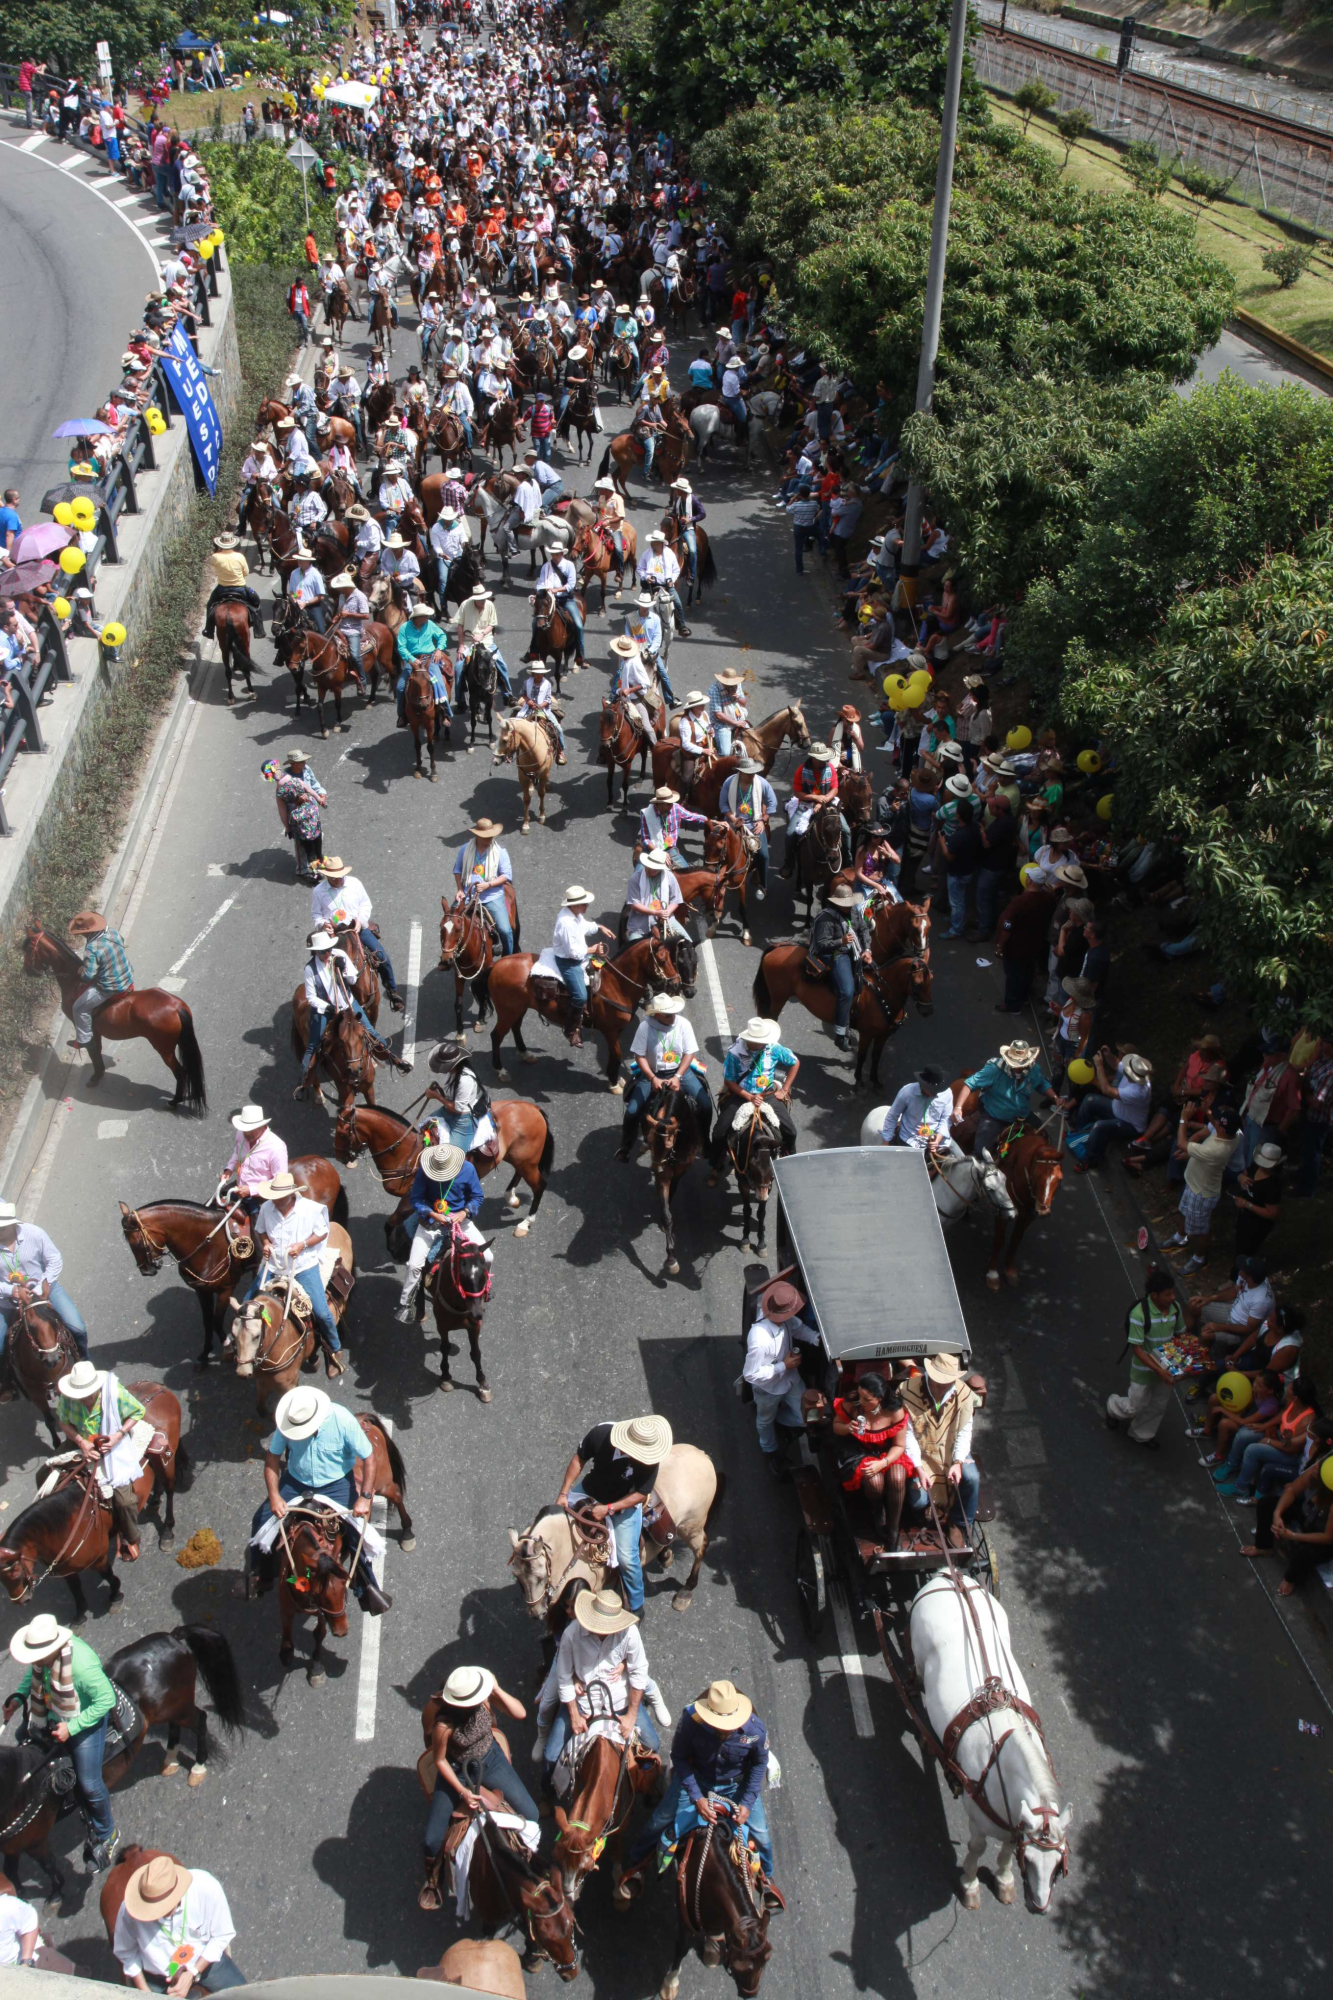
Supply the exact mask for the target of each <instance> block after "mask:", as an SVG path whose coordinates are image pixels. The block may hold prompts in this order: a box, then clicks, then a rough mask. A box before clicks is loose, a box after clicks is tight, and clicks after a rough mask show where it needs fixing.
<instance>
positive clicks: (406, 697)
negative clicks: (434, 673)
mask: <svg viewBox="0 0 1333 2000" xmlns="http://www.w3.org/2000/svg"><path fill="white" fill-rule="evenodd" d="M403 714H404V715H405V716H406V717H407V726H408V728H409V729H410V730H411V732H412V754H413V758H414V760H415V762H414V767H413V771H412V776H413V777H414V778H422V777H425V776H427V775H429V777H430V781H431V783H432V785H433V784H434V783H435V739H436V737H437V736H438V735H439V734H440V731H441V730H442V729H443V728H444V727H445V721H446V714H447V711H446V710H445V709H444V707H443V706H441V705H440V704H438V703H437V702H436V700H435V689H434V687H433V686H432V684H431V678H430V662H429V660H426V659H424V658H423V659H417V660H414V661H413V662H412V671H411V672H410V673H409V674H408V677H407V686H406V688H405V689H404V690H403ZM423 743H424V745H425V747H426V754H427V756H428V757H429V758H430V771H429V773H426V772H424V771H423V770H422V768H421V748H422V745H423Z"/></svg>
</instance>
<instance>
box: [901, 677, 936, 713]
mask: <svg viewBox="0 0 1333 2000" xmlns="http://www.w3.org/2000/svg"><path fill="white" fill-rule="evenodd" d="M915 679H916V675H915V674H913V676H912V680H911V681H909V682H908V683H907V686H906V687H905V688H904V689H903V705H904V706H905V707H907V708H920V706H921V704H922V702H923V701H924V700H925V698H926V696H927V694H928V693H929V692H930V682H929V681H927V682H926V685H925V687H922V688H919V687H913V685H912V681H914V680H915Z"/></svg>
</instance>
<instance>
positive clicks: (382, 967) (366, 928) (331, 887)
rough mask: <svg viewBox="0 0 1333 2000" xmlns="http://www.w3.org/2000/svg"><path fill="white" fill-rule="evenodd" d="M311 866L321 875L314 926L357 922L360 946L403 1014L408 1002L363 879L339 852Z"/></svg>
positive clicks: (327, 928) (312, 904) (314, 894)
mask: <svg viewBox="0 0 1333 2000" xmlns="http://www.w3.org/2000/svg"><path fill="white" fill-rule="evenodd" d="M312 867H313V869H314V872H315V874H316V875H318V876H320V877H321V878H322V879H321V880H320V881H319V882H318V883H317V884H316V885H315V887H314V889H313V890H312V891H311V894H310V922H311V926H312V927H313V928H314V929H315V930H318V931H331V930H336V929H337V927H338V925H340V924H354V925H355V926H356V934H357V936H358V937H359V938H360V940H361V949H362V950H363V951H364V952H365V954H366V957H367V958H368V959H369V960H370V961H371V964H372V965H373V966H374V967H375V970H376V971H377V972H378V973H379V976H380V984H381V985H382V986H383V988H384V990H385V992H386V993H387V994H388V996H389V1005H390V1006H391V1007H392V1008H393V1011H394V1013H395V1014H401V1013H402V1011H403V1009H404V1008H405V1007H406V1005H407V1002H406V1000H405V999H404V998H403V996H402V994H401V993H400V992H399V991H398V981H397V980H396V979H395V978H394V973H393V966H392V964H391V963H390V960H389V954H388V952H387V951H386V950H385V949H384V946H383V945H382V944H381V943H380V934H379V931H378V929H377V928H376V926H375V925H374V924H373V923H372V922H371V920H370V919H371V901H370V897H369V896H368V895H367V894H366V890H365V885H364V883H362V882H360V881H359V880H358V879H357V877H356V876H355V875H353V874H352V872H351V870H350V868H349V867H348V865H347V863H346V862H345V861H344V860H343V859H342V857H341V856H340V855H337V854H329V855H326V856H325V857H324V859H323V860H322V861H316V862H314V863H312Z"/></svg>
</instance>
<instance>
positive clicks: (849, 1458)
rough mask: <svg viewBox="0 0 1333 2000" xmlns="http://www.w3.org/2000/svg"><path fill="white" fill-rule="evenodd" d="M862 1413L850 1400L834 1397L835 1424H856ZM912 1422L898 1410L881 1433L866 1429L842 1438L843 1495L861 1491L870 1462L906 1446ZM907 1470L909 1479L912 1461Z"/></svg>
mask: <svg viewBox="0 0 1333 2000" xmlns="http://www.w3.org/2000/svg"><path fill="white" fill-rule="evenodd" d="M859 1414H860V1411H859V1408H858V1406H857V1405H855V1404H854V1403H852V1401H851V1400H850V1399H849V1398H845V1397H842V1396H835V1397H834V1398H833V1415H834V1419H835V1421H836V1422H838V1423H843V1424H850V1423H852V1422H854V1421H855V1419H856V1417H857V1416H858V1415H859ZM909 1422H910V1418H909V1417H908V1414H907V1412H906V1410H899V1412H898V1414H897V1416H896V1417H893V1418H891V1419H885V1420H884V1423H883V1426H882V1428H880V1429H879V1430H863V1431H861V1432H859V1433H858V1434H857V1435H856V1436H855V1437H839V1438H837V1439H836V1444H837V1447H838V1472H839V1475H840V1477H841V1480H842V1489H843V1491H844V1493H858V1492H859V1491H860V1489H861V1481H862V1479H863V1477H864V1475H865V1467H866V1463H867V1461H868V1460H870V1459H875V1458H885V1457H887V1455H888V1454H889V1452H891V1451H892V1450H893V1448H894V1446H895V1445H905V1444H906V1442H907V1427H908V1424H909ZM907 1470H908V1475H909V1477H910V1476H911V1474H912V1466H911V1462H910V1460H909V1462H908V1467H907Z"/></svg>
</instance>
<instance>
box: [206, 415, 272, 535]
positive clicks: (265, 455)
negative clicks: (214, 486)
mask: <svg viewBox="0 0 1333 2000" xmlns="http://www.w3.org/2000/svg"><path fill="white" fill-rule="evenodd" d="M277 481H278V461H277V459H276V458H274V456H273V447H272V445H270V443H269V441H268V439H267V438H256V439H255V440H254V442H253V443H252V444H251V446H250V449H249V451H248V452H247V453H246V456H245V460H244V462H243V464H242V466H241V504H240V506H239V507H238V508H237V509H236V532H237V534H238V535H239V534H240V533H241V531H242V529H243V528H244V527H245V516H246V512H247V510H248V508H249V506H250V499H251V496H252V494H253V493H254V490H255V488H256V487H257V486H261V485H262V486H275V485H276V484H277ZM213 546H214V547H215V548H216V547H217V543H216V542H215V543H214V544H213Z"/></svg>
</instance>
